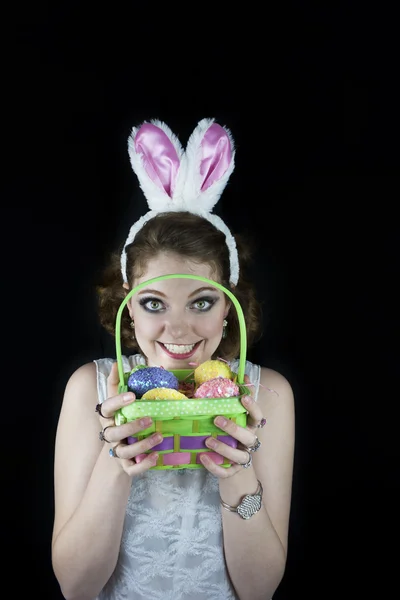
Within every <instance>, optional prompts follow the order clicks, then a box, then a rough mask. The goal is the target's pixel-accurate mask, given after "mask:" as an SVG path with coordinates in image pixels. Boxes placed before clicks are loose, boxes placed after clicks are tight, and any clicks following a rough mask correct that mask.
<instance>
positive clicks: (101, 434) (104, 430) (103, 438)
mask: <svg viewBox="0 0 400 600" xmlns="http://www.w3.org/2000/svg"><path fill="white" fill-rule="evenodd" d="M110 427H112V425H107V427H104V429H102V430H101V431H99V440H100V441H101V442H107V444H110V443H111V442H110V440H108V439H107V438H106V436H105V435H104V434H105V432H106V429H109V428H110Z"/></svg>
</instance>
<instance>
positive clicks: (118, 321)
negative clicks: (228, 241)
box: [115, 274, 247, 389]
mask: <svg viewBox="0 0 400 600" xmlns="http://www.w3.org/2000/svg"><path fill="white" fill-rule="evenodd" d="M166 279H195V280H197V281H203V282H204V283H208V284H209V285H211V286H213V287H216V288H217V289H219V290H221V291H222V292H224V293H225V294H226V295H227V296H228V297H229V298H230V300H232V303H233V305H234V306H235V308H236V312H237V316H238V320H239V329H240V353H239V368H238V373H237V375H238V382H239V384H243V383H244V371H245V366H246V365H245V363H246V350H247V337H246V323H245V320H244V315H243V311H242V307H241V306H240V303H239V301H238V300H237V298H236V297H235V296H234V294H233V293H232V292H231V291H230V290H228V289H227V288H225V287H224V286H223V285H221V284H220V283H217V282H216V281H212V280H211V279H207V278H206V277H201V276H200V275H187V274H176V275H160V276H159V277H154V278H153V279H148V280H147V281H143V282H142V283H140V284H139V285H137V286H136V287H134V288H132V289H131V291H130V292H129V293H128V294H127V295H126V296H125V298H124V300H123V301H122V303H121V305H120V307H119V309H118V312H117V318H116V325H115V344H116V353H117V363H118V373H119V384H120V389H122V387H123V386H124V385H125V380H124V369H123V364H122V352H121V317H122V311H123V309H124V307H125V306H126V304H127V302H128V300H129V299H130V298H131V297H132V296H133V294H136V292H139V291H140V290H141V289H142V288H144V287H147V286H148V285H149V284H151V283H155V282H157V281H165V280H166Z"/></svg>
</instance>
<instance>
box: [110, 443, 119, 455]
mask: <svg viewBox="0 0 400 600" xmlns="http://www.w3.org/2000/svg"><path fill="white" fill-rule="evenodd" d="M117 448H118V444H117V445H116V446H114V448H110V449H109V451H108V454H109V455H110V456H111V458H119V456H118V454H117Z"/></svg>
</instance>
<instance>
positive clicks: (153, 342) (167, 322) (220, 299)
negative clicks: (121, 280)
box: [127, 255, 229, 370]
mask: <svg viewBox="0 0 400 600" xmlns="http://www.w3.org/2000/svg"><path fill="white" fill-rule="evenodd" d="M178 273H184V274H187V275H199V276H201V277H206V278H207V279H213V278H215V275H214V274H213V272H212V270H211V267H210V266H209V265H207V264H200V265H198V264H194V263H191V262H189V261H187V260H184V259H182V258H180V257H179V256H175V255H170V256H168V255H160V256H159V257H157V258H155V259H153V260H151V261H150V262H149V263H148V265H147V270H146V272H145V273H144V274H143V276H142V277H140V278H138V279H136V280H135V281H134V286H136V285H138V284H140V283H142V282H144V281H147V280H148V279H152V278H153V277H159V276H160V275H173V274H178ZM127 307H128V310H129V314H130V316H131V319H132V320H133V322H134V323H135V329H134V331H135V337H136V340H137V343H138V344H139V346H140V348H141V350H142V353H143V354H144V355H145V356H146V357H147V362H148V365H149V366H162V367H164V368H165V369H169V370H172V369H187V368H190V366H191V365H190V363H196V364H200V363H202V362H204V361H206V360H209V359H210V358H211V357H212V355H213V354H214V352H215V351H216V349H217V348H218V346H219V343H220V341H221V337H222V329H223V320H224V318H225V317H226V315H227V314H228V311H229V300H228V298H227V297H226V295H225V294H224V293H223V292H221V291H220V290H217V289H216V288H213V287H210V286H209V285H207V284H206V283H203V282H201V281H196V280H194V279H169V280H166V281H159V282H157V283H153V284H151V285H150V286H149V287H144V288H143V289H142V290H140V291H139V292H137V293H135V294H134V295H133V296H132V297H131V298H130V300H129V301H128V304H127Z"/></svg>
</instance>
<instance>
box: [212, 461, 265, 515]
mask: <svg viewBox="0 0 400 600" xmlns="http://www.w3.org/2000/svg"><path fill="white" fill-rule="evenodd" d="M228 468H229V467H228ZM257 488H258V480H257V476H256V474H255V472H254V468H253V467H250V468H249V469H242V470H241V471H239V472H238V473H236V475H233V476H232V477H227V478H226V479H220V480H219V493H220V496H221V500H223V501H224V502H226V503H227V504H230V505H231V506H237V505H238V504H239V503H240V502H241V500H242V498H243V496H244V495H246V494H254V493H255V492H256V490H257Z"/></svg>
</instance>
